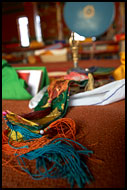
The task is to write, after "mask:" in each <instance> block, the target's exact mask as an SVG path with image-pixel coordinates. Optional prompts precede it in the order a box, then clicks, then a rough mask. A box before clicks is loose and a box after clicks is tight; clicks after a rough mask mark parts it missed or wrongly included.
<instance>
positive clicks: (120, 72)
mask: <svg viewBox="0 0 127 190" xmlns="http://www.w3.org/2000/svg"><path fill="white" fill-rule="evenodd" d="M120 61H121V65H120V66H119V67H118V68H116V69H115V70H114V72H113V77H114V79H115V80H121V79H124V78H125V52H121V53H120Z"/></svg>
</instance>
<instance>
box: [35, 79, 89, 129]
mask: <svg viewBox="0 0 127 190" xmlns="http://www.w3.org/2000/svg"><path fill="white" fill-rule="evenodd" d="M72 82H73V84H74V83H75V84H77V85H80V86H84V87H85V86H86V84H87V83H88V79H87V80H84V81H73V80H71V81H70V82H69V83H68V88H67V89H66V90H65V91H63V92H62V93H61V94H60V95H59V96H58V97H56V98H55V99H53V100H52V102H51V111H53V110H55V109H56V108H57V109H58V111H59V113H60V115H59V116H56V117H55V118H54V119H52V120H51V121H49V122H47V123H45V124H42V125H40V126H39V129H44V128H45V127H47V126H48V125H50V124H51V123H52V122H54V121H56V120H57V119H60V118H63V117H64V116H65V114H66V112H67V109H68V103H69V97H70V94H69V87H70V85H71V84H72ZM48 99H49V94H48V91H46V92H45V93H44V96H43V97H42V99H41V100H40V102H39V103H38V105H37V106H36V107H35V108H34V111H40V110H45V109H46V108H47V107H45V105H46V103H47V102H48ZM35 122H36V121H35Z"/></svg>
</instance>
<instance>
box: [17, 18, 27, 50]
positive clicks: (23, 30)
mask: <svg viewBox="0 0 127 190" xmlns="http://www.w3.org/2000/svg"><path fill="white" fill-rule="evenodd" d="M18 24H19V32H20V40H21V46H23V47H28V46H29V45H30V40H29V31H28V18H27V17H20V18H19V19H18Z"/></svg>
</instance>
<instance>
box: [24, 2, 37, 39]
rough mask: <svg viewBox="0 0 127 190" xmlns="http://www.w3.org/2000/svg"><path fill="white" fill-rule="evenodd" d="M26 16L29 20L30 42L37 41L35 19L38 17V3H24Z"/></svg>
mask: <svg viewBox="0 0 127 190" xmlns="http://www.w3.org/2000/svg"><path fill="white" fill-rule="evenodd" d="M24 11H25V15H26V16H27V17H28V20H29V34H30V41H31V40H35V39H36V33H35V17H36V15H37V5H36V2H24Z"/></svg>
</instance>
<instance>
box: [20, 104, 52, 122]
mask: <svg viewBox="0 0 127 190" xmlns="http://www.w3.org/2000/svg"><path fill="white" fill-rule="evenodd" d="M50 112H51V107H48V108H46V109H45V110H39V111H33V112H30V113H27V114H22V115H20V116H21V117H23V118H25V119H29V120H34V119H41V118H43V117H45V116H46V115H48V114H50Z"/></svg>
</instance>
